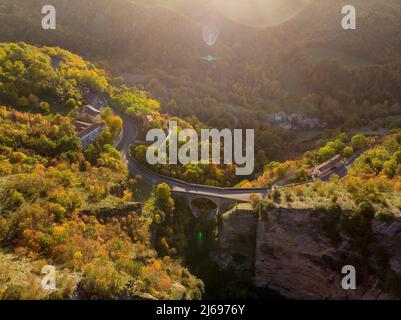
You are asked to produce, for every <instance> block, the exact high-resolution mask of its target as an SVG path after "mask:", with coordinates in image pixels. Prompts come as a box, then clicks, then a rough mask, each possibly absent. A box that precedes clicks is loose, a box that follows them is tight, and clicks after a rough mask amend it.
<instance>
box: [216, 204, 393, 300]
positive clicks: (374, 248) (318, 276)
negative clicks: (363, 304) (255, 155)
mask: <svg viewBox="0 0 401 320" xmlns="http://www.w3.org/2000/svg"><path fill="white" fill-rule="evenodd" d="M251 212H252V211H251V209H250V208H248V209H246V208H245V207H242V208H240V210H235V209H234V210H233V211H232V212H230V214H229V215H227V216H225V218H224V219H223V225H222V231H221V236H220V239H219V243H220V249H221V252H224V254H220V256H219V258H220V260H218V261H224V260H226V261H227V260H229V258H227V257H229V256H233V255H235V254H241V255H243V256H244V257H246V260H249V261H252V262H253V263H254V273H255V278H254V280H255V285H256V286H257V287H261V288H269V289H272V290H274V291H276V292H278V293H280V294H281V295H282V296H284V297H287V298H290V299H389V298H393V297H394V295H393V294H387V293H385V292H387V291H388V290H387V289H388V288H384V289H382V288H383V281H384V282H386V281H390V282H391V281H392V280H391V279H394V276H395V277H396V278H401V277H400V276H401V221H399V220H395V221H393V222H391V223H380V222H377V221H374V222H373V223H372V228H371V230H372V234H373V238H374V240H373V241H372V242H369V245H367V246H366V248H363V249H362V250H361V251H358V250H355V247H352V245H351V242H350V238H349V236H347V235H346V233H345V232H344V231H343V230H342V229H341V226H340V224H339V225H338V226H336V225H335V224H334V226H335V230H336V231H335V232H336V233H337V235H338V241H337V242H336V243H334V242H333V238H332V237H331V236H330V234H329V233H328V232H327V230H325V228H324V224H323V221H324V219H325V218H326V216H325V215H327V214H326V213H316V212H313V210H300V209H284V208H277V209H274V210H272V211H270V212H269V213H268V215H267V219H266V220H257V219H256V218H253V216H252V214H251ZM252 220H253V221H254V222H253V223H252ZM253 226H256V239H255V242H254V243H253V245H252V244H251V242H250V241H243V239H251V237H250V235H249V234H248V235H247V232H253V231H252V230H253ZM253 246H254V247H253ZM255 248H256V249H255ZM351 248H352V249H351ZM362 251H364V252H362ZM222 258H225V259H222ZM383 261H384V262H383ZM221 265H222V264H221ZM345 265H353V266H355V268H356V279H357V288H356V290H344V289H343V288H342V286H341V281H342V279H343V277H344V276H345V275H343V274H341V270H342V267H343V266H345ZM378 270H381V272H379V271H378ZM389 274H391V275H392V277H393V278H389V277H388V275H389ZM383 279H387V280H383ZM389 279H390V280H389ZM396 283H397V282H396ZM384 287H386V286H384ZM387 287H388V286H387Z"/></svg>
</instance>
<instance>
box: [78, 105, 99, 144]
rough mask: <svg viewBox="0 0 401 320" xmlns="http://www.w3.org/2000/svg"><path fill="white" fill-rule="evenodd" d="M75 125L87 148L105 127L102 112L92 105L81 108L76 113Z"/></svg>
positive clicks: (82, 142)
mask: <svg viewBox="0 0 401 320" xmlns="http://www.w3.org/2000/svg"><path fill="white" fill-rule="evenodd" d="M74 126H75V129H76V131H77V134H78V136H79V138H80V139H81V144H82V147H83V148H84V149H86V148H87V147H89V145H90V144H91V143H93V142H94V141H95V140H96V137H97V135H98V134H99V132H100V131H102V129H103V126H104V123H103V121H102V118H101V112H100V111H99V110H98V109H96V108H95V107H93V106H91V105H85V106H83V107H82V108H79V109H78V110H77V111H76V113H75V122H74Z"/></svg>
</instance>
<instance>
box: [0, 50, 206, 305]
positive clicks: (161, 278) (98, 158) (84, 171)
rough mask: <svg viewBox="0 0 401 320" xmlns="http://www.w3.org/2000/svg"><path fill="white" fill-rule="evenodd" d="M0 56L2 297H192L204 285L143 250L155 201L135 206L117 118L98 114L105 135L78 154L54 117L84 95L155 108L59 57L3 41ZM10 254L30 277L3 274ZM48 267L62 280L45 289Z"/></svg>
mask: <svg viewBox="0 0 401 320" xmlns="http://www.w3.org/2000/svg"><path fill="white" fill-rule="evenodd" d="M0 53H1V54H0V57H1V59H0V71H1V72H0V74H1V76H0V80H1V81H0V83H1V89H2V93H3V94H1V95H0V97H1V99H4V100H1V103H4V104H7V106H1V107H0V200H1V201H0V202H1V204H0V247H1V249H0V250H1V252H0V256H1V259H0V298H4V299H21V298H30V299H38V298H53V299H54V298H73V297H79V298H92V299H99V298H106V299H114V298H132V297H136V298H139V297H147V298H149V297H153V298H164V299H173V298H177V299H199V298H200V297H201V295H202V292H203V284H202V282H201V281H200V280H198V279H196V278H195V277H194V276H192V275H191V274H190V273H189V272H188V270H187V269H185V268H184V267H183V266H182V265H181V264H180V262H179V261H178V260H176V257H174V256H173V255H171V257H170V256H169V255H167V254H165V255H163V256H162V257H161V258H159V257H158V254H157V252H156V251H155V249H153V247H152V245H151V240H150V225H151V224H152V222H153V218H154V214H155V213H154V212H156V211H157V210H158V205H159V203H156V204H155V206H154V209H153V211H149V210H148V209H146V208H145V209H144V210H143V211H142V204H141V203H139V202H136V199H135V192H136V191H135V190H136V187H135V185H136V182H137V181H136V180H135V179H129V177H128V170H127V167H126V164H125V163H124V162H122V160H121V155H120V153H119V152H118V150H116V149H115V148H114V147H112V143H113V140H114V139H115V138H116V136H117V134H118V130H119V129H120V127H121V119H119V118H118V117H117V116H114V115H113V114H112V111H111V109H109V108H105V110H104V111H103V113H102V117H103V119H104V121H105V128H104V129H103V131H102V132H101V133H100V134H99V135H98V138H97V140H96V141H95V143H94V144H93V145H91V147H90V148H88V149H87V150H85V151H84V150H83V149H82V146H81V142H80V139H79V138H78V136H77V135H76V131H75V128H74V127H73V125H72V117H71V116H70V115H69V116H62V115H60V114H59V112H60V113H64V114H71V113H73V112H74V111H75V108H76V107H77V106H78V105H80V104H82V103H84V102H85V98H84V97H83V96H84V93H85V90H84V89H88V88H89V89H90V90H93V91H94V92H96V93H97V94H99V95H103V94H104V95H107V96H109V97H110V100H111V101H112V103H113V104H115V106H116V107H117V108H118V107H119V108H120V110H122V111H125V110H126V109H127V110H129V111H131V114H132V116H138V115H139V114H141V112H145V111H146V112H150V111H153V110H155V109H152V108H154V104H155V102H154V101H153V100H150V99H148V98H147V97H146V95H145V94H144V93H141V92H140V91H138V90H136V91H135V90H133V89H129V88H127V87H120V88H115V87H113V86H111V85H110V84H109V82H108V78H107V77H106V75H105V73H104V72H103V71H100V70H99V69H96V68H95V67H94V66H93V65H91V64H89V63H87V62H85V61H84V60H83V59H81V58H79V57H78V56H76V55H72V54H71V53H69V52H66V51H64V50H60V49H53V48H48V47H45V48H37V47H33V46H29V45H26V44H10V43H1V44H0ZM53 59H57V62H58V63H57V66H56V65H54V64H52V60H53ZM128 92H129V94H128ZM21 101H23V102H24V103H20V102H21ZM72 101H73V102H72ZM43 105H46V108H43ZM156 109H157V108H156ZM162 204H163V203H162V202H160V205H162ZM172 210H173V209H172ZM4 252H8V254H6V255H4ZM11 254H12V255H11ZM11 256H14V264H13V266H14V267H16V266H18V265H28V266H29V270H30V269H32V271H31V273H30V271H27V272H26V273H28V275H27V274H25V275H19V274H18V276H17V273H13V275H12V276H10V277H6V276H4V275H3V272H4V269H5V268H8V266H9V260H10V257H11ZM46 264H52V265H55V266H56V267H57V269H58V272H59V276H60V278H59V282H58V283H59V284H60V285H59V286H58V287H57V290H53V291H50V292H49V291H47V292H44V291H43V290H42V289H41V287H40V281H39V280H40V278H39V277H37V276H35V274H36V275H37V274H40V270H41V266H43V265H46ZM24 279H25V280H24Z"/></svg>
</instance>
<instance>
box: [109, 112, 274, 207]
mask: <svg viewBox="0 0 401 320" xmlns="http://www.w3.org/2000/svg"><path fill="white" fill-rule="evenodd" d="M115 113H116V114H118V115H119V116H120V117H121V118H122V119H123V128H122V130H123V137H122V139H121V141H120V143H119V144H118V145H117V149H118V150H119V151H120V152H121V154H122V157H123V160H124V161H125V162H126V163H127V165H128V168H129V171H130V173H131V174H133V175H140V176H141V177H142V180H143V181H144V182H145V183H147V184H150V185H152V186H154V185H157V184H159V183H162V182H165V183H167V184H168V185H169V186H170V187H171V190H172V191H173V192H183V193H191V194H196V195H200V196H212V197H219V198H224V199H230V200H237V201H249V200H250V196H251V195H253V194H256V195H258V196H260V197H264V196H266V194H267V193H268V191H269V190H268V189H261V188H255V189H254V188H251V189H241V188H219V187H210V186H204V185H197V184H191V183H187V182H184V181H180V180H176V179H172V178H169V177H166V176H162V175H160V174H158V173H156V172H154V171H152V170H151V169H149V168H147V167H145V166H144V165H143V164H141V163H139V162H138V161H136V160H135V159H133V158H132V157H130V156H129V154H128V151H129V147H130V145H131V144H133V143H134V142H135V140H136V139H137V137H138V128H137V126H136V125H135V122H134V121H133V120H132V119H131V118H130V117H129V116H127V115H125V114H121V113H119V112H116V111H115Z"/></svg>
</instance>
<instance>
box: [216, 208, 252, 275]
mask: <svg viewBox="0 0 401 320" xmlns="http://www.w3.org/2000/svg"><path fill="white" fill-rule="evenodd" d="M222 221H223V227H222V229H221V231H220V235H219V253H218V255H217V256H216V262H217V263H218V264H219V265H220V267H222V268H225V267H227V266H228V265H229V264H230V263H231V262H233V260H235V257H243V259H242V263H241V264H242V267H246V268H249V269H253V265H254V261H255V248H256V246H255V242H256V228H257V220H256V219H255V217H254V214H253V211H252V206H251V205H248V204H240V205H238V206H237V207H235V208H234V209H233V210H230V211H228V212H226V213H225V214H224V215H223V217H222ZM237 264H238V263H237Z"/></svg>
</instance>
